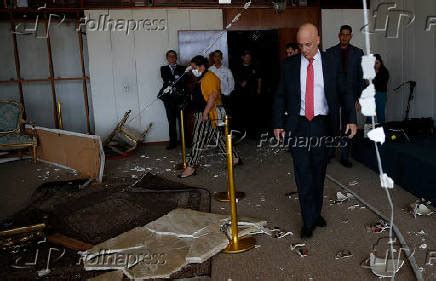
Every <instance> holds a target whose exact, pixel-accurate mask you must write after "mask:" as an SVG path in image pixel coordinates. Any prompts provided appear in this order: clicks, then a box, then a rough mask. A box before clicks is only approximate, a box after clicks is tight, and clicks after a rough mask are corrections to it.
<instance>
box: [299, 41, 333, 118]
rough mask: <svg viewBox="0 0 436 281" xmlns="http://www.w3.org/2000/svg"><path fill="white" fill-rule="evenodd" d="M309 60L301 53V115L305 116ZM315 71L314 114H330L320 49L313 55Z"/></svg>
mask: <svg viewBox="0 0 436 281" xmlns="http://www.w3.org/2000/svg"><path fill="white" fill-rule="evenodd" d="M308 65H309V60H308V59H306V58H305V57H304V56H303V55H301V69H300V84H301V107H300V115H301V116H305V115H306V114H305V111H306V79H307V66H308ZM313 73H314V77H313V78H314V83H313V86H314V89H313V95H314V97H313V98H314V101H313V102H314V116H317V115H328V113H329V107H328V105H327V99H326V97H325V93H324V75H323V71H322V59H321V54H320V52H319V50H318V52H317V53H316V55H315V56H314V57H313Z"/></svg>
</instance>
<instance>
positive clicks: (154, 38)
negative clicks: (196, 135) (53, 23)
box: [85, 9, 223, 141]
mask: <svg viewBox="0 0 436 281" xmlns="http://www.w3.org/2000/svg"><path fill="white" fill-rule="evenodd" d="M85 14H86V15H87V16H88V17H89V19H95V20H98V19H99V17H100V16H104V15H107V16H108V18H110V19H113V20H117V19H122V20H124V21H126V20H138V21H139V20H147V19H149V20H155V19H157V20H159V21H161V20H162V21H161V22H160V24H159V25H160V26H161V25H164V26H165V28H158V30H146V29H144V28H141V29H139V30H136V31H133V32H130V34H126V32H125V31H111V29H110V28H101V29H98V28H93V30H94V31H92V30H91V29H90V28H89V27H90V25H89V24H88V25H87V36H88V49H89V67H90V73H91V88H92V100H93V106H94V118H95V131H96V134H98V135H100V136H102V137H105V136H107V135H108V134H109V133H110V132H111V131H112V130H113V128H114V127H115V125H116V123H117V122H118V121H119V120H120V119H121V118H122V116H123V115H124V113H125V112H126V111H127V110H129V109H132V114H131V116H132V117H133V116H135V115H137V114H138V112H139V111H140V110H142V109H144V108H145V107H146V106H147V105H149V104H150V103H151V102H153V100H155V99H156V95H157V93H158V91H159V89H160V88H161V87H162V79H161V78H160V71H159V68H160V66H161V65H164V64H165V63H166V60H165V53H166V51H167V50H169V49H174V50H176V51H178V36H177V32H178V31H179V30H220V29H222V28H223V17H222V11H221V10H219V9H147V10H127V9H126V10H110V11H108V10H90V11H85ZM162 29H164V30H162ZM150 122H152V123H153V127H152V129H151V131H150V133H149V134H148V135H147V139H146V140H147V141H165V140H168V122H167V119H166V115H165V109H164V107H163V104H162V102H161V101H160V100H157V101H155V102H154V103H153V104H152V105H151V106H149V107H148V108H147V109H146V110H144V111H143V113H142V114H141V115H140V116H139V117H137V118H136V119H135V120H134V121H133V122H131V123H130V124H129V126H131V127H133V128H135V129H138V130H139V131H143V130H144V129H145V128H146V127H147V125H148V124H149V123H150Z"/></svg>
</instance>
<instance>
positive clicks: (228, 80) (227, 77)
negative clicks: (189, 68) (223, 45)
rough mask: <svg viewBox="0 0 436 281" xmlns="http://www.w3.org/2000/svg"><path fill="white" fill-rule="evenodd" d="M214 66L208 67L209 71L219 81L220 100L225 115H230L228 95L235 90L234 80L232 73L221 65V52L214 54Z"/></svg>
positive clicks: (217, 51)
mask: <svg viewBox="0 0 436 281" xmlns="http://www.w3.org/2000/svg"><path fill="white" fill-rule="evenodd" d="M214 61H215V64H214V65H212V66H211V67H209V71H211V72H213V73H214V74H215V75H216V76H218V78H219V79H220V81H221V100H222V102H223V104H224V108H225V109H226V112H227V114H229V115H231V100H230V94H231V93H232V92H233V89H234V88H235V79H234V78H233V74H232V71H231V70H230V69H229V68H228V67H226V66H225V65H223V64H222V62H223V52H221V50H216V51H215V52H214Z"/></svg>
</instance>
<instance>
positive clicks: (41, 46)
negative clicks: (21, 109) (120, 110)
mask: <svg viewBox="0 0 436 281" xmlns="http://www.w3.org/2000/svg"><path fill="white" fill-rule="evenodd" d="M33 26H34V22H27V23H26V27H27V28H32V27H33ZM37 30H38V36H43V35H44V33H43V32H44V25H38V29H37ZM50 37H51V38H50V39H51V48H52V56H53V68H54V76H55V77H81V76H82V70H81V66H80V50H79V42H78V37H77V33H76V29H75V23H73V22H71V21H65V22H63V23H62V24H59V25H56V24H52V25H50ZM83 38H84V59H85V69H86V71H88V67H87V65H88V56H87V53H88V52H87V46H86V45H87V44H86V36H84V37H83ZM0 41H1V46H0V61H1V62H2V63H1V67H0V80H10V79H17V77H16V71H15V62H14V51H13V43H12V35H11V33H10V24H9V22H0ZM17 45H18V52H19V57H20V66H21V76H22V78H23V79H47V77H49V63H48V51H47V41H46V39H45V38H36V36H35V34H29V35H17ZM86 75H88V76H89V74H88V73H87V74H86ZM88 84H89V83H88ZM55 85H56V95H57V99H58V101H60V102H61V104H62V114H63V116H62V117H63V125H64V129H65V130H70V131H75V132H82V133H84V132H86V131H87V129H86V113H85V102H84V98H83V89H82V81H56V82H55ZM88 91H90V87H89V85H88ZM23 92H24V103H25V107H26V113H27V120H28V121H31V122H34V123H35V124H36V125H38V126H43V127H48V128H54V127H55V125H54V120H53V106H52V96H51V90H50V83H49V82H48V81H46V82H38V83H25V84H24V85H23ZM90 97H91V95H89V99H91V98H90ZM0 99H14V100H19V91H18V84H12V83H8V84H4V83H0ZM89 103H90V110H91V127H92V124H93V120H92V101H91V100H90V101H89Z"/></svg>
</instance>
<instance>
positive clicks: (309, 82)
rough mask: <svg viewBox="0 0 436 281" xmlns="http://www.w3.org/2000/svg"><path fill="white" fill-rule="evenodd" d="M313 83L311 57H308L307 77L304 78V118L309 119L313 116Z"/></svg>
mask: <svg viewBox="0 0 436 281" xmlns="http://www.w3.org/2000/svg"><path fill="white" fill-rule="evenodd" d="M313 83H314V74H313V58H311V59H309V65H308V66H307V78H306V100H305V107H306V112H305V113H306V118H307V120H309V121H311V120H312V119H313V116H314V111H315V110H314V107H315V106H314V103H313V99H314V98H313Z"/></svg>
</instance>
